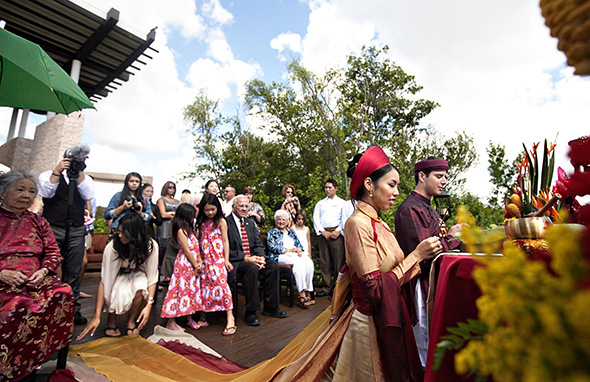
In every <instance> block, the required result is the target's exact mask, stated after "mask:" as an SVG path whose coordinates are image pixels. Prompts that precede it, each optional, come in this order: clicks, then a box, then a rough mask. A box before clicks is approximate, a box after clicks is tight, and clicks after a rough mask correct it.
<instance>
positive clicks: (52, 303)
mask: <svg viewBox="0 0 590 382" xmlns="http://www.w3.org/2000/svg"><path fill="white" fill-rule="evenodd" d="M36 195H37V184H36V178H35V177H34V176H33V175H31V174H28V173H25V172H21V171H11V172H8V173H7V174H4V175H2V176H1V177H0V201H1V205H0V380H21V379H22V378H24V377H25V376H27V375H28V374H30V373H31V371H33V370H34V369H35V368H36V367H38V366H40V365H41V364H42V363H44V362H45V361H46V360H47V359H48V358H49V357H50V356H51V355H52V354H53V353H54V352H56V351H57V350H59V349H60V348H62V347H64V346H66V345H67V344H68V343H69V342H70V341H71V340H72V335H73V328H74V296H73V293H72V290H71V289H70V287H69V286H68V285H67V284H65V283H62V282H61V281H59V280H58V279H57V278H56V277H55V269H56V268H57V267H58V266H59V265H60V263H61V261H62V257H61V255H60V252H59V247H58V246H57V243H56V241H55V237H54V236H53V232H52V231H51V228H50V227H49V223H48V222H47V220H45V219H44V218H43V217H41V216H39V215H37V214H35V213H32V212H29V211H28V210H27V208H29V207H30V206H31V204H32V203H33V201H34V200H35V196H36Z"/></svg>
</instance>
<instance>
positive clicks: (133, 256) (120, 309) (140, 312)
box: [78, 214, 158, 340]
mask: <svg viewBox="0 0 590 382" xmlns="http://www.w3.org/2000/svg"><path fill="white" fill-rule="evenodd" d="M117 231H118V234H117V236H115V237H114V238H113V240H111V241H110V242H109V243H108V244H107V246H106V247H105V249H104V253H103V258H102V268H101V273H100V284H98V292H97V296H96V305H95V309H94V318H93V319H92V320H91V321H90V322H89V323H88V325H87V326H86V328H85V329H84V331H82V333H80V335H79V336H78V340H80V339H82V338H84V336H86V334H88V333H89V332H90V335H91V336H93V335H94V332H95V331H96V329H97V328H98V327H99V325H100V316H101V314H102V309H103V306H104V305H105V304H106V307H107V309H106V311H107V327H106V329H105V331H104V335H105V336H107V337H119V336H120V335H121V331H120V330H119V328H117V316H119V315H123V314H127V320H126V323H127V326H126V329H125V334H126V335H128V336H130V335H133V334H139V331H140V330H141V329H143V327H144V326H145V325H146V324H147V322H148V319H149V317H150V313H151V311H152V306H153V304H154V297H155V295H156V283H157V282H158V244H157V243H156V241H155V240H154V239H152V238H150V237H149V236H148V235H147V233H146V231H145V223H144V220H142V219H141V217H140V216H139V215H138V214H127V215H125V216H123V217H122V218H121V219H120V220H119V226H118V228H117ZM144 301H145V302H146V304H145V306H143V309H142V305H143V304H144Z"/></svg>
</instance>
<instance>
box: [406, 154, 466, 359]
mask: <svg viewBox="0 0 590 382" xmlns="http://www.w3.org/2000/svg"><path fill="white" fill-rule="evenodd" d="M448 169H449V165H448V163H447V161H446V160H444V159H440V158H435V157H430V158H428V159H424V160H421V161H419V162H418V163H416V164H415V165H414V180H415V182H416V188H415V189H414V191H412V193H411V194H410V195H408V197H407V198H406V200H404V201H403V202H402V204H400V206H399V207H398V209H397V211H396V213H395V232H396V237H397V240H398V242H399V245H400V247H401V249H402V250H403V251H404V253H405V254H406V255H408V254H409V253H411V252H412V251H413V250H414V249H416V246H418V244H420V242H421V241H422V240H424V239H425V238H427V237H431V236H436V237H439V238H440V242H441V245H442V247H443V252H448V251H451V250H454V249H457V248H459V245H460V244H461V242H460V241H459V240H458V239H457V238H456V237H455V235H456V234H457V233H458V232H460V231H461V225H460V224H457V225H455V226H453V227H451V229H447V226H446V225H445V222H444V221H443V219H441V217H440V215H439V214H438V212H436V210H435V209H434V208H433V207H432V205H431V203H430V200H431V199H432V197H433V196H436V195H440V194H442V192H443V190H444V187H445V185H446V184H447V179H446V176H447V171H448ZM430 264H431V260H430V259H429V260H426V261H423V262H422V263H420V268H421V269H422V273H421V275H420V276H419V277H418V278H416V279H414V280H412V284H411V291H410V293H411V294H412V295H413V296H414V302H415V312H416V315H417V319H418V321H417V322H416V324H415V325H414V336H415V337H416V344H417V346H418V351H419V353H420V360H421V361H422V366H426V353H427V352H428V317H427V314H426V297H427V294H428V277H429V275H430Z"/></svg>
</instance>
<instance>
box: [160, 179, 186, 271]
mask: <svg viewBox="0 0 590 382" xmlns="http://www.w3.org/2000/svg"><path fill="white" fill-rule="evenodd" d="M174 195H176V184H174V182H172V181H171V180H169V181H167V182H166V183H164V185H163V186H162V191H161V192H160V198H159V199H158V201H157V202H156V205H157V206H158V210H159V211H160V216H161V217H162V224H161V225H160V226H159V227H156V236H157V237H158V244H159V245H160V254H159V259H160V260H159V263H160V265H161V266H162V268H161V276H162V277H163V278H164V281H166V282H167V281H170V276H171V275H172V271H173V269H174V261H175V260H176V253H177V252H178V247H177V246H176V238H175V237H174V236H172V240H170V232H171V227H172V219H173V218H174V214H175V211H176V209H177V208H178V205H179V204H180V201H178V200H176V199H174ZM169 244H170V245H169ZM169 247H172V248H169Z"/></svg>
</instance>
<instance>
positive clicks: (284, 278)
mask: <svg viewBox="0 0 590 382" xmlns="http://www.w3.org/2000/svg"><path fill="white" fill-rule="evenodd" d="M279 269H280V271H281V286H282V285H285V286H286V287H287V296H288V297H289V307H290V308H292V307H293V305H294V304H295V295H296V294H297V288H296V285H295V276H294V275H293V266H292V265H291V264H282V263H279Z"/></svg>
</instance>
